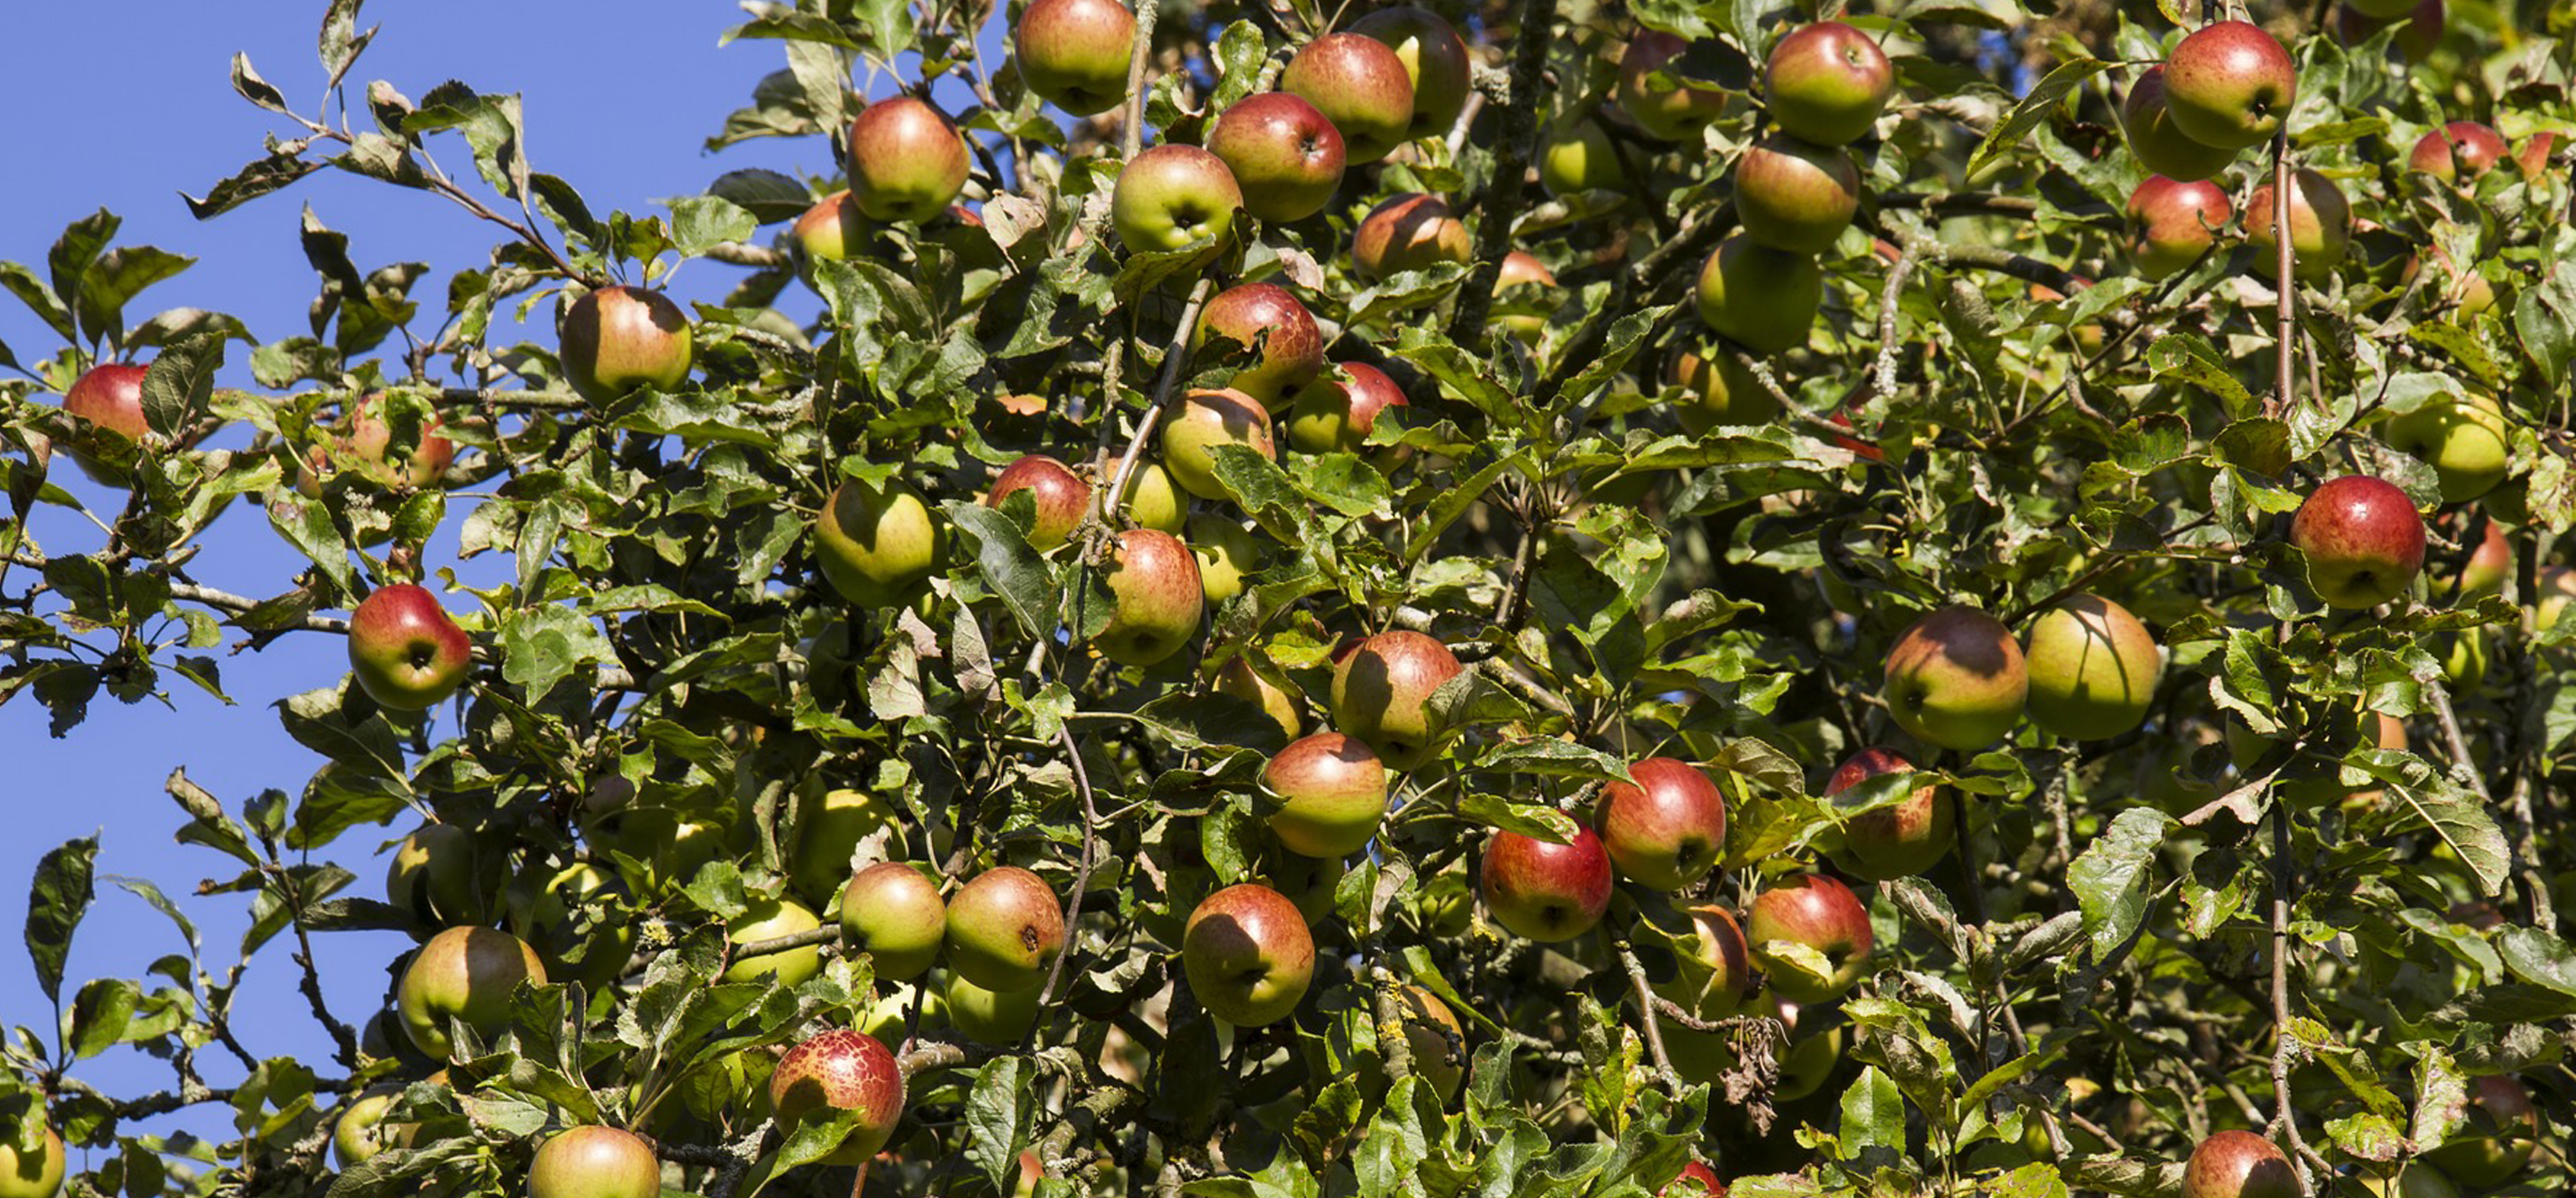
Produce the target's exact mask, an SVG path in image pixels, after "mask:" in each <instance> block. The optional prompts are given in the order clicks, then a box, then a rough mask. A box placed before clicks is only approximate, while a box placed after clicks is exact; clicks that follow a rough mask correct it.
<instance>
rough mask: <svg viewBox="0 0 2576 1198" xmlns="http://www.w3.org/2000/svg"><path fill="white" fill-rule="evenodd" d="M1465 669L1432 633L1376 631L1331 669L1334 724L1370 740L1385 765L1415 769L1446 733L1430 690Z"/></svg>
mask: <svg viewBox="0 0 2576 1198" xmlns="http://www.w3.org/2000/svg"><path fill="white" fill-rule="evenodd" d="M1465 668H1466V667H1464V666H1462V665H1460V664H1459V663H1458V656H1457V655H1456V654H1454V653H1451V652H1450V651H1449V646H1447V645H1444V644H1441V643H1440V642H1439V641H1438V640H1437V639H1434V638H1432V637H1430V636H1426V635H1424V634H1422V633H1419V632H1415V631H1413V630H1411V629H1408V628H1397V629H1392V630H1389V631H1386V632H1381V633H1378V634H1377V635H1375V636H1372V637H1370V638H1368V639H1367V640H1364V641H1362V642H1360V643H1359V646H1358V647H1357V648H1356V649H1355V650H1353V651H1352V653H1351V654H1350V656H1348V657H1345V658H1343V659H1342V660H1341V662H1340V664H1338V665H1336V666H1335V667H1334V668H1333V726H1334V727H1336V728H1339V729H1341V730H1342V731H1343V732H1346V733H1348V734H1350V735H1352V736H1356V737H1358V738H1359V739H1361V740H1363V741H1366V742H1368V746H1369V747H1370V748H1372V749H1375V750H1377V755H1378V758H1379V759H1380V760H1382V761H1384V762H1386V764H1387V765H1388V766H1390V767H1392V768H1395V769H1399V770H1410V769H1414V768H1417V767H1419V766H1420V765H1422V763H1424V762H1426V761H1428V760H1430V759H1431V757H1432V755H1433V754H1434V753H1435V752H1437V751H1438V750H1439V748H1440V742H1441V741H1443V740H1444V739H1446V738H1447V733H1448V730H1447V729H1445V728H1442V727H1440V726H1439V723H1438V722H1437V720H1436V718H1435V716H1434V715H1433V713H1432V711H1431V706H1430V703H1431V696H1432V693H1433V692H1435V691H1438V690H1439V689H1440V688H1441V686H1442V685H1443V684H1445V683H1447V682H1448V681H1449V680H1450V679H1452V678H1455V677H1457V676H1458V673H1459V671H1461V670H1463V669H1465Z"/></svg>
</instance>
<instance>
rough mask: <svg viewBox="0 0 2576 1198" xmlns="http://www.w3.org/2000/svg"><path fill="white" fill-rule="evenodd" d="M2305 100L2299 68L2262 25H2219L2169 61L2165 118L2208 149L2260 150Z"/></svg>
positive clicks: (2195, 34) (2199, 33)
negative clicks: (2300, 99) (2213, 147)
mask: <svg viewBox="0 0 2576 1198" xmlns="http://www.w3.org/2000/svg"><path fill="white" fill-rule="evenodd" d="M2298 98H2299V64H2298V63H2296V62H2293V61H2291V59H2290V52H2289V51H2288V50H2285V49H2282V48H2281V43H2280V41H2279V40H2278V39H2276V38H2274V37H2273V36H2272V35H2271V34H2270V33H2268V32H2265V31H2264V29H2263V27H2262V26H2260V25H2256V24H2253V23H2252V22H2248V21H2214V22H2211V23H2210V24H2207V25H2203V26H2201V27H2200V28H2198V29H2196V30H2193V31H2192V33H2191V35H2190V36H2188V37H2185V38H2184V39H2182V43H2181V44H2180V45H2177V46H2175V47H2174V48H2173V53H2171V54H2168V55H2166V56H2165V111H2166V113H2167V114H2168V115H2170V116H2171V117H2172V118H2173V124H2174V128H2175V129H2177V130H2179V131H2180V132H2181V133H2182V135H2183V136H2185V137H2188V138H2190V139H2192V140H2193V141H2196V142H2199V143H2200V144H2202V145H2205V146H2217V147H2219V148H2221V149H2227V150H2241V149H2244V148H2245V147H2247V146H2253V145H2260V144H2262V143H2263V142H2265V141H2268V140H2270V139H2271V137H2272V133H2273V131H2274V130H2277V129H2279V128H2280V127H2281V122H2282V121H2283V120H2285V119H2287V118H2288V117H2289V115H2290V107H2291V105H2293V104H2295V103H2296V102H2297V101H2298Z"/></svg>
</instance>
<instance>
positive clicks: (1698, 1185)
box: [1655, 1161, 1726, 1198]
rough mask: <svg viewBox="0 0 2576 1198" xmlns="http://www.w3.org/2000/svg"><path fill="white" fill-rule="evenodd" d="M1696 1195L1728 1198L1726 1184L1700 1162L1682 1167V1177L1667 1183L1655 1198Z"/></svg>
mask: <svg viewBox="0 0 2576 1198" xmlns="http://www.w3.org/2000/svg"><path fill="white" fill-rule="evenodd" d="M1694 1195H1706V1196H1707V1198H1726V1183H1725V1182H1722V1181H1719V1180H1718V1179H1717V1174H1716V1172H1715V1171H1713V1170H1711V1169H1710V1168H1709V1167H1708V1166H1706V1165H1703V1164H1701V1163H1699V1162H1698V1161H1692V1162H1691V1163H1689V1164H1687V1165H1684V1166H1682V1171H1681V1175H1680V1176H1677V1177H1675V1178H1673V1179H1672V1180H1671V1181H1668V1182H1665V1183H1664V1188H1663V1189H1660V1190H1657V1191H1655V1198H1693V1196H1694Z"/></svg>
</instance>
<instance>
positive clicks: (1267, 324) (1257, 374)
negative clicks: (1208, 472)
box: [1190, 283, 1324, 499]
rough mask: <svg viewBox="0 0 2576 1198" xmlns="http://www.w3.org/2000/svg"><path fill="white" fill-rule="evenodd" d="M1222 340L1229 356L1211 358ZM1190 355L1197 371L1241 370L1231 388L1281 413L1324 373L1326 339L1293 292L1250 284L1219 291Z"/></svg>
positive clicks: (1210, 302) (1205, 311) (1201, 313)
mask: <svg viewBox="0 0 2576 1198" xmlns="http://www.w3.org/2000/svg"><path fill="white" fill-rule="evenodd" d="M1217 339H1221V341H1222V344H1221V346H1220V348H1221V349H1223V352H1222V353H1218V354H1214V355H1207V353H1206V351H1207V349H1208V343H1209V342H1210V341H1211V340H1217ZM1190 356H1191V358H1192V359H1193V361H1192V363H1191V368H1192V369H1193V370H1203V369H1206V368H1208V367H1210V366H1233V367H1235V371H1234V377H1233V378H1232V379H1230V380H1228V381H1227V383H1226V386H1227V387H1229V388H1231V389H1233V390H1236V391H1240V392H1242V393H1244V394H1245V395H1249V396H1251V397H1252V398H1254V399H1257V400H1259V401H1261V404H1262V406H1263V407H1264V408H1267V409H1269V410H1271V411H1277V410H1279V409H1281V408H1284V407H1286V406H1287V405H1288V396H1289V395H1290V393H1292V392H1294V391H1296V390H1297V388H1299V387H1303V386H1305V385H1306V383H1307V382H1308V381H1309V380H1312V379H1313V378H1314V377H1315V376H1316V375H1319V374H1322V373H1323V371H1324V335H1323V334H1322V333H1320V332H1318V331H1316V329H1315V318H1314V317H1313V316H1312V315H1310V314H1309V313H1308V312H1307V311H1306V305H1304V304H1301V303H1299V302H1297V297H1296V296H1295V295H1294V294H1291V293H1290V292H1289V290H1288V289H1287V288H1285V287H1282V286H1280V285H1278V284H1276V283H1245V284H1242V285H1240V286H1236V287H1228V288H1226V289H1225V290H1223V291H1220V292H1217V293H1216V295H1214V296H1213V297H1211V298H1210V299H1209V300H1208V302H1207V306H1206V307H1204V308H1202V309H1200V310H1199V323H1198V328H1197V329H1196V330H1194V331H1193V332H1192V333H1191V334H1190ZM1208 498H1211V499H1215V498H1220V496H1215V495H1210V496H1208Z"/></svg>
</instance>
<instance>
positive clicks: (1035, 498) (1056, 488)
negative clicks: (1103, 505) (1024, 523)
mask: <svg viewBox="0 0 2576 1198" xmlns="http://www.w3.org/2000/svg"><path fill="white" fill-rule="evenodd" d="M1130 485H1133V484H1130ZM1022 491H1026V492H1028V493H1029V499H1030V500H1031V502H1032V504H1033V505H1034V509H1035V513H1036V521H1035V522H1034V523H1032V524H1031V525H1030V526H1029V544H1030V545H1033V546H1035V547H1036V548H1038V549H1039V550H1040V551H1044V550H1048V549H1053V548H1055V547H1056V546H1058V545H1061V544H1064V542H1065V539H1066V538H1068V537H1070V536H1072V535H1073V530H1074V529H1075V528H1076V527H1078V526H1080V525H1081V523H1082V516H1083V513H1085V512H1087V511H1090V510H1091V484H1090V483H1087V482H1084V481H1082V476H1081V475H1079V474H1075V473H1074V472H1073V470H1072V469H1071V468H1070V467H1068V466H1066V465H1065V464H1064V463H1062V462H1059V461H1057V460H1055V459H1054V458H1051V457H1048V456H1046V455H1045V454H1042V453H1033V454H1029V455H1028V456H1026V457H1023V458H1021V459H1020V460H1018V461H1016V462H1013V463H1011V464H1010V465H1009V466H1008V467H1006V468H1004V469H1003V471H1002V473H1001V476H1000V477H998V478H995V479H994V480H993V489H992V490H991V491H988V492H986V493H985V495H984V506H986V507H994V508H998V507H1000V506H1002V501H1003V500H1005V499H1008V498H1010V497H1011V496H1013V495H1017V494H1019V493H1020V492H1022Z"/></svg>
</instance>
